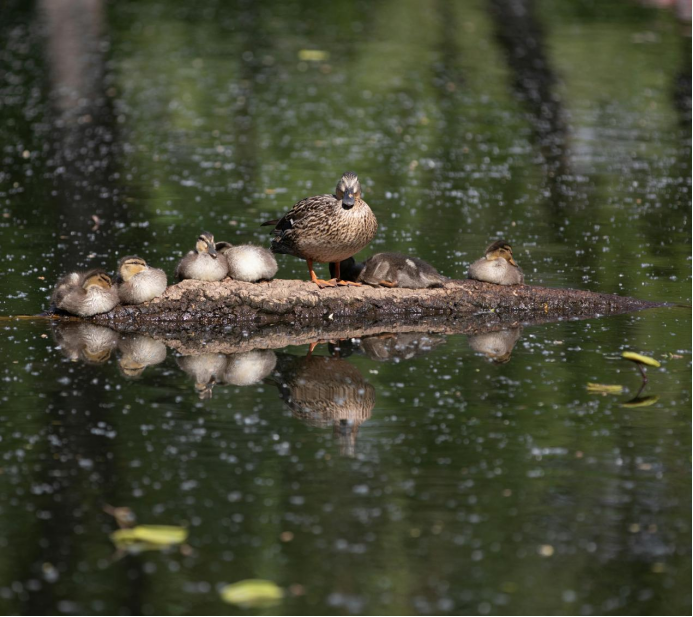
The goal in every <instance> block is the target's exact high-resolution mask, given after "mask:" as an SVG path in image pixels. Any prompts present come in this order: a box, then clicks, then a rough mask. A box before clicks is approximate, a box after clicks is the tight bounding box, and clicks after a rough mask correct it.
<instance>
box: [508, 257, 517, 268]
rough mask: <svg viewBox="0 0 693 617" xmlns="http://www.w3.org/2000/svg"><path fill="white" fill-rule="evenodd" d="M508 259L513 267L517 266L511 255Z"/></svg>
mask: <svg viewBox="0 0 693 617" xmlns="http://www.w3.org/2000/svg"><path fill="white" fill-rule="evenodd" d="M508 261H509V262H510V263H511V264H512V265H513V266H515V267H517V262H516V261H515V260H514V259H513V258H512V255H511V256H510V259H508Z"/></svg>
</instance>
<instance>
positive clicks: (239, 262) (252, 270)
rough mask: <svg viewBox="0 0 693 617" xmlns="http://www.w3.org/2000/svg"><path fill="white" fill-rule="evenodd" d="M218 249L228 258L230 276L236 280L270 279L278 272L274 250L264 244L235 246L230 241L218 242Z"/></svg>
mask: <svg viewBox="0 0 693 617" xmlns="http://www.w3.org/2000/svg"><path fill="white" fill-rule="evenodd" d="M216 249H217V252H218V253H220V254H221V255H223V256H224V257H225V258H226V260H227V262H228V265H229V276H230V277H231V278H232V279H234V280H236V281H245V282H246V283H257V282H258V281H269V280H270V279H272V278H273V277H274V275H275V274H276V273H277V260H276V259H275V258H274V255H272V251H270V250H269V249H266V248H264V247H262V246H254V245H253V244H241V245H239V246H233V245H232V244H230V243H229V242H217V243H216Z"/></svg>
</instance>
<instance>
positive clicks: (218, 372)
mask: <svg viewBox="0 0 693 617" xmlns="http://www.w3.org/2000/svg"><path fill="white" fill-rule="evenodd" d="M176 362H177V364H178V366H179V367H180V368H181V369H183V371H185V372H186V373H187V374H188V375H190V376H191V377H192V378H193V379H194V380H195V391H196V392H197V393H198V394H199V396H200V398H201V399H203V400H204V399H208V398H212V388H213V387H214V386H215V384H218V383H222V382H223V380H224V372H225V371H226V356H225V355H224V354H220V353H203V354H199V355H196V356H181V357H180V358H177V359H176Z"/></svg>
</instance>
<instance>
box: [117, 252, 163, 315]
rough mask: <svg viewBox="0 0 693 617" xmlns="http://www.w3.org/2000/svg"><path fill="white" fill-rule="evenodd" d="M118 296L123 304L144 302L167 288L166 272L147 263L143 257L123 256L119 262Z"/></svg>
mask: <svg viewBox="0 0 693 617" xmlns="http://www.w3.org/2000/svg"><path fill="white" fill-rule="evenodd" d="M116 281H117V283H118V296H120V301H121V302H122V303H123V304H142V303H143V302H148V301H149V300H151V299H152V298H156V297H157V296H160V295H161V294H162V293H164V291H165V290H166V285H167V281H166V274H165V272H164V271H163V270H160V269H159V268H152V267H151V266H148V265H147V262H146V261H144V259H142V258H141V257H136V256H129V257H123V258H122V259H121V260H120V261H119V262H118V277H117V278H116Z"/></svg>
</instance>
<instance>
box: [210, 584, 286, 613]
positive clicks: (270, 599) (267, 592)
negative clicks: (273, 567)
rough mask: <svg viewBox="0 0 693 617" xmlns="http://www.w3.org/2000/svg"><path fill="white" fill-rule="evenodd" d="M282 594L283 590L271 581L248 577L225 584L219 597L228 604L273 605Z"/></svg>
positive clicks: (248, 605)
mask: <svg viewBox="0 0 693 617" xmlns="http://www.w3.org/2000/svg"><path fill="white" fill-rule="evenodd" d="M283 596H284V590H283V589H282V588H281V587H279V586H278V585H277V584H276V583H273V582H272V581H266V580H263V579H259V578H249V579H246V580H244V581H238V582H237V583H233V584H232V585H226V586H225V587H224V588H223V589H222V590H221V599H222V600H223V601H224V602H228V603H229V604H237V605H239V606H247V607H263V606H273V605H274V604H277V603H278V602H279V601H280V600H281V599H282V597H283Z"/></svg>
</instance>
